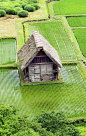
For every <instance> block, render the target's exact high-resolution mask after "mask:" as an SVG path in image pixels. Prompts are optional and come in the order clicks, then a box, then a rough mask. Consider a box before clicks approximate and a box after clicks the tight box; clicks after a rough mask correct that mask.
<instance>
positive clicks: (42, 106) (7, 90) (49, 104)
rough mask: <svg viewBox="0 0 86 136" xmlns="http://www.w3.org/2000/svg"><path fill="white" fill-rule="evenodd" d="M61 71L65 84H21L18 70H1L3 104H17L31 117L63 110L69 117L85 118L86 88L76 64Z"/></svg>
mask: <svg viewBox="0 0 86 136" xmlns="http://www.w3.org/2000/svg"><path fill="white" fill-rule="evenodd" d="M60 70H61V74H62V77H63V79H64V81H65V83H63V84H54V85H32V86H23V87H22V86H21V87H20V86H19V83H20V80H19V76H18V71H17V70H10V69H0V96H1V97H0V104H5V105H14V106H15V107H16V108H17V109H19V112H18V114H20V115H27V116H29V119H32V118H34V116H37V115H39V114H41V113H42V112H43V111H45V112H51V111H55V112H57V111H58V112H60V111H63V112H64V114H65V115H66V116H67V117H68V118H73V117H81V116H82V117H86V88H85V83H84V81H83V79H82V77H81V75H80V73H79V71H78V68H77V66H76V65H74V66H72V65H71V66H63V68H62V69H60ZM14 79H15V80H14Z"/></svg>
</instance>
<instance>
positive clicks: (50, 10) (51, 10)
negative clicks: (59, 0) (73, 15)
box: [48, 1, 56, 17]
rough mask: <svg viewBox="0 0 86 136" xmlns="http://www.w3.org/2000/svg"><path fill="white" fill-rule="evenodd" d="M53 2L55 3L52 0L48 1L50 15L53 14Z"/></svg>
mask: <svg viewBox="0 0 86 136" xmlns="http://www.w3.org/2000/svg"><path fill="white" fill-rule="evenodd" d="M54 3H56V1H52V2H50V3H48V8H49V14H50V17H53V16H54V9H53V5H54Z"/></svg>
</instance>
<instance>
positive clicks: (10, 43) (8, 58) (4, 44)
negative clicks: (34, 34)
mask: <svg viewBox="0 0 86 136" xmlns="http://www.w3.org/2000/svg"><path fill="white" fill-rule="evenodd" d="M16 57H17V56H16V40H15V39H0V65H2V64H10V63H14V62H16V61H17V60H16Z"/></svg>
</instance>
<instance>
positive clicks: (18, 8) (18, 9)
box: [15, 7, 23, 13]
mask: <svg viewBox="0 0 86 136" xmlns="http://www.w3.org/2000/svg"><path fill="white" fill-rule="evenodd" d="M15 10H16V12H17V13H18V12H19V11H21V10H23V9H22V8H20V7H15Z"/></svg>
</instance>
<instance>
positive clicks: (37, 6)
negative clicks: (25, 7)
mask: <svg viewBox="0 0 86 136" xmlns="http://www.w3.org/2000/svg"><path fill="white" fill-rule="evenodd" d="M32 6H34V7H35V9H36V10H37V9H39V8H40V6H39V5H38V4H36V3H33V4H32Z"/></svg>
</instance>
